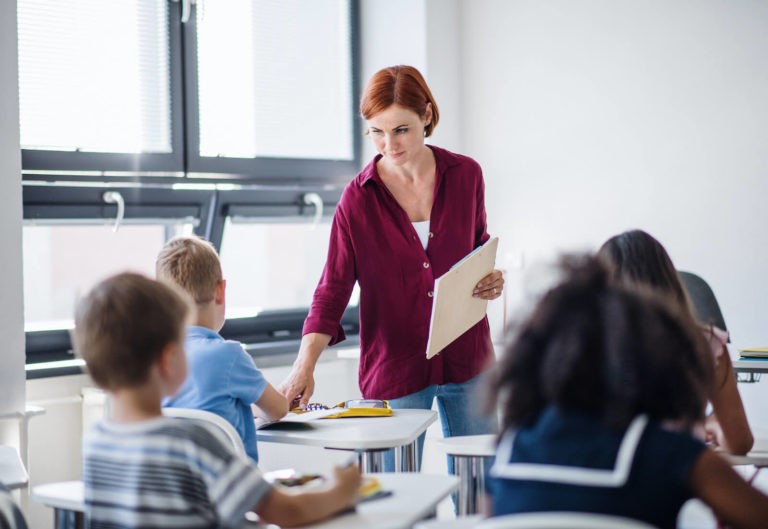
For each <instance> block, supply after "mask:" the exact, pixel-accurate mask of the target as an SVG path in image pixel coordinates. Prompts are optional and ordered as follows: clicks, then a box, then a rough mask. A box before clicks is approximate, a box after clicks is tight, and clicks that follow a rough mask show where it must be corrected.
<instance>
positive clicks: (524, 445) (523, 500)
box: [488, 407, 705, 529]
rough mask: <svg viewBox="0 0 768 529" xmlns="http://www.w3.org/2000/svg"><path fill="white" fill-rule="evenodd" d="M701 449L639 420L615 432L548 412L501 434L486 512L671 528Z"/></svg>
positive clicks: (569, 414)
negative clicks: (585, 516) (563, 514)
mask: <svg viewBox="0 0 768 529" xmlns="http://www.w3.org/2000/svg"><path fill="white" fill-rule="evenodd" d="M703 450H705V446H704V444H703V443H702V442H701V441H699V440H697V439H695V438H693V437H692V436H691V435H689V434H685V433H681V432H672V431H669V430H665V429H663V428H661V427H660V426H659V425H658V424H657V423H654V422H649V421H648V420H647V417H645V416H639V417H637V418H635V420H634V421H633V422H632V423H631V424H630V426H629V427H628V428H627V429H626V431H624V432H622V431H616V430H613V429H611V428H609V427H608V426H606V425H605V424H603V423H602V422H601V421H599V420H597V419H596V418H594V417H591V416H589V415H586V414H581V413H577V412H570V411H569V412H563V411H562V410H558V409H556V408H554V407H549V408H547V409H546V410H545V411H544V412H542V414H541V415H540V416H539V418H538V420H537V421H536V423H535V424H533V425H532V426H531V427H527V428H522V429H520V430H518V431H517V432H506V433H505V435H504V436H503V437H502V440H501V442H500V443H499V447H498V449H497V452H496V461H495V462H494V465H493V467H492V469H491V478H490V480H489V486H488V488H489V490H490V493H491V496H492V501H493V514H494V515H495V516H500V515H503V514H513V513H522V512H538V511H576V512H591V513H600V514H611V515H615V516H624V517H627V518H634V519H637V520H641V521H644V522H647V523H650V524H652V525H654V526H656V527H661V528H672V529H674V527H675V526H676V521H677V515H678V512H679V511H680V508H681V507H682V505H683V503H685V502H686V501H687V500H688V499H690V498H691V497H692V496H693V492H692V491H691V489H690V487H689V485H688V477H689V473H690V470H691V467H692V465H693V463H694V462H695V461H696V459H698V457H699V456H700V455H701V453H702V451H703Z"/></svg>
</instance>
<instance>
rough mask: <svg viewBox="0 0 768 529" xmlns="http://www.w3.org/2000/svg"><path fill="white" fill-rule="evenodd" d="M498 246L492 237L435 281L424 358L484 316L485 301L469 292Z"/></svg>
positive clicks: (490, 266) (493, 259)
mask: <svg viewBox="0 0 768 529" xmlns="http://www.w3.org/2000/svg"><path fill="white" fill-rule="evenodd" d="M498 246H499V238H498V237H493V238H492V239H490V240H488V241H487V242H486V243H485V244H483V245H482V246H478V247H477V248H475V250H473V251H472V252H471V253H470V254H469V255H467V256H466V257H465V258H464V259H462V260H461V261H459V262H458V263H456V264H455V265H454V266H453V267H452V268H451V269H450V270H448V271H447V272H446V273H445V274H443V275H441V276H440V277H438V278H437V280H435V290H434V297H433V300H432V318H431V319H430V322H429V339H428V340H427V358H432V357H433V356H435V355H436V354H437V353H439V352H440V351H442V350H443V349H444V348H445V347H446V346H447V345H448V344H450V343H451V342H452V341H454V340H455V339H456V338H458V337H459V336H461V335H462V334H464V333H465V332H467V331H468V330H469V329H470V327H472V326H473V325H474V324H476V323H477V322H479V321H480V320H482V319H483V317H484V316H485V311H486V308H487V306H488V301H487V300H485V299H480V298H475V297H473V296H472V293H473V292H474V290H475V286H476V285H477V284H478V283H479V282H480V280H481V279H482V278H484V277H485V276H487V275H488V274H490V273H491V272H492V271H493V267H494V264H495V263H496V249H497V248H498Z"/></svg>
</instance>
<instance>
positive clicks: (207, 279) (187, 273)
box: [155, 236, 222, 305]
mask: <svg viewBox="0 0 768 529" xmlns="http://www.w3.org/2000/svg"><path fill="white" fill-rule="evenodd" d="M155 273H156V275H157V279H159V280H160V281H169V282H171V283H173V284H175V285H178V286H179V287H181V288H183V289H184V290H185V291H186V292H187V293H188V294H189V295H190V296H192V299H193V300H194V301H195V303H197V304H198V305H204V304H206V303H210V302H211V301H213V297H214V295H215V293H216V285H218V283H219V281H221V279H222V274H221V261H219V256H218V254H217V253H216V250H215V249H214V247H213V245H211V243H209V242H208V241H205V240H203V239H201V238H200V237H197V236H184V237H176V238H174V239H171V240H170V241H168V242H167V243H166V245H165V246H163V249H162V250H160V253H159V254H158V256H157V261H156V262H155Z"/></svg>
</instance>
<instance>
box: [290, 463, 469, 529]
mask: <svg viewBox="0 0 768 529" xmlns="http://www.w3.org/2000/svg"><path fill="white" fill-rule="evenodd" d="M371 475H373V476H376V477H378V478H379V481H380V482H381V485H382V488H383V489H384V490H391V491H392V492H393V494H392V496H389V497H387V498H380V499H378V500H371V501H368V502H364V503H361V504H360V505H358V506H357V507H356V509H355V512H350V513H347V514H344V515H341V516H337V517H335V518H331V519H330V520H326V521H325V522H321V523H317V524H312V525H307V526H305V529H363V528H365V529H406V528H408V529H409V528H411V527H413V524H415V523H416V522H418V521H420V520H423V519H424V518H425V517H427V516H429V515H430V514H431V513H432V512H433V511H434V510H435V508H436V507H437V504H438V503H440V501H441V500H442V499H443V498H445V497H447V496H448V495H449V494H450V493H451V492H453V491H454V490H456V488H457V487H458V485H459V478H457V477H456V476H447V475H439V476H438V475H431V474H419V473H413V472H409V473H387V474H371Z"/></svg>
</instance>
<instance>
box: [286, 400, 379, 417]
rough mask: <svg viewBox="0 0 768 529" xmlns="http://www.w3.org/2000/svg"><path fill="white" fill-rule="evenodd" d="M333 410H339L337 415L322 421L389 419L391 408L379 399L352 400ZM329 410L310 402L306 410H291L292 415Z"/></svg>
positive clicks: (322, 405) (340, 404) (323, 405)
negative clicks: (349, 418)
mask: <svg viewBox="0 0 768 529" xmlns="http://www.w3.org/2000/svg"><path fill="white" fill-rule="evenodd" d="M333 408H339V409H340V410H341V411H339V413H334V414H332V415H327V416H325V417H323V419H342V418H345V417H391V416H392V408H390V407H389V401H386V400H380V399H353V400H347V401H344V402H340V403H338V404H337V405H336V406H333ZM328 409H331V408H329V407H328V406H326V405H325V404H320V403H318V402H310V403H309V404H307V409H306V410H301V409H293V410H291V411H292V412H294V413H302V412H306V411H315V410H328Z"/></svg>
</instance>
